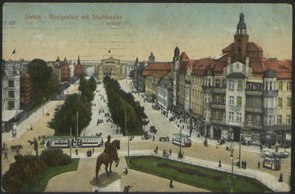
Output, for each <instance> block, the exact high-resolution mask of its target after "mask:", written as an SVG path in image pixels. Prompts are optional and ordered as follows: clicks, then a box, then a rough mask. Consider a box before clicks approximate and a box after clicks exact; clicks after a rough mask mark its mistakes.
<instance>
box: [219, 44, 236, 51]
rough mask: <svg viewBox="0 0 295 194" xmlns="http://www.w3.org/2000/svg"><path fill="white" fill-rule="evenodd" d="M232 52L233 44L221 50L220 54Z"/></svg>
mask: <svg viewBox="0 0 295 194" xmlns="http://www.w3.org/2000/svg"><path fill="white" fill-rule="evenodd" d="M233 50H234V43H233V42H232V43H230V45H228V46H227V47H225V48H224V49H222V53H227V52H232V51H233Z"/></svg>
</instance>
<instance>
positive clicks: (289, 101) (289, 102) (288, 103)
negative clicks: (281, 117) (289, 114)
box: [287, 97, 291, 107]
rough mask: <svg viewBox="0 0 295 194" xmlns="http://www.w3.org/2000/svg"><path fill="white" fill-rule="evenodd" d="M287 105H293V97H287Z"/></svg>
mask: <svg viewBox="0 0 295 194" xmlns="http://www.w3.org/2000/svg"><path fill="white" fill-rule="evenodd" d="M287 106H288V107H291V98H290V97H288V98H287Z"/></svg>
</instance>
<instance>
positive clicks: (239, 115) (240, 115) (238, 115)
mask: <svg viewBox="0 0 295 194" xmlns="http://www.w3.org/2000/svg"><path fill="white" fill-rule="evenodd" d="M241 119H242V114H241V113H240V112H238V113H237V122H239V123H240V122H241Z"/></svg>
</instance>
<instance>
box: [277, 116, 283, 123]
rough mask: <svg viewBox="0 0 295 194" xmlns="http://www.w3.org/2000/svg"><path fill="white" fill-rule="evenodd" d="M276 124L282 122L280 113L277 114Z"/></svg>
mask: <svg viewBox="0 0 295 194" xmlns="http://www.w3.org/2000/svg"><path fill="white" fill-rule="evenodd" d="M277 124H278V125H280V124H282V115H278V116H277Z"/></svg>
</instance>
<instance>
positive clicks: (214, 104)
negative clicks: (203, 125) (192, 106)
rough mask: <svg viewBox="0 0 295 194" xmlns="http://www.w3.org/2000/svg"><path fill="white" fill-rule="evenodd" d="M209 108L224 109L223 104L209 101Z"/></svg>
mask: <svg viewBox="0 0 295 194" xmlns="http://www.w3.org/2000/svg"><path fill="white" fill-rule="evenodd" d="M211 108H217V109H225V104H216V103H211Z"/></svg>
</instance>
